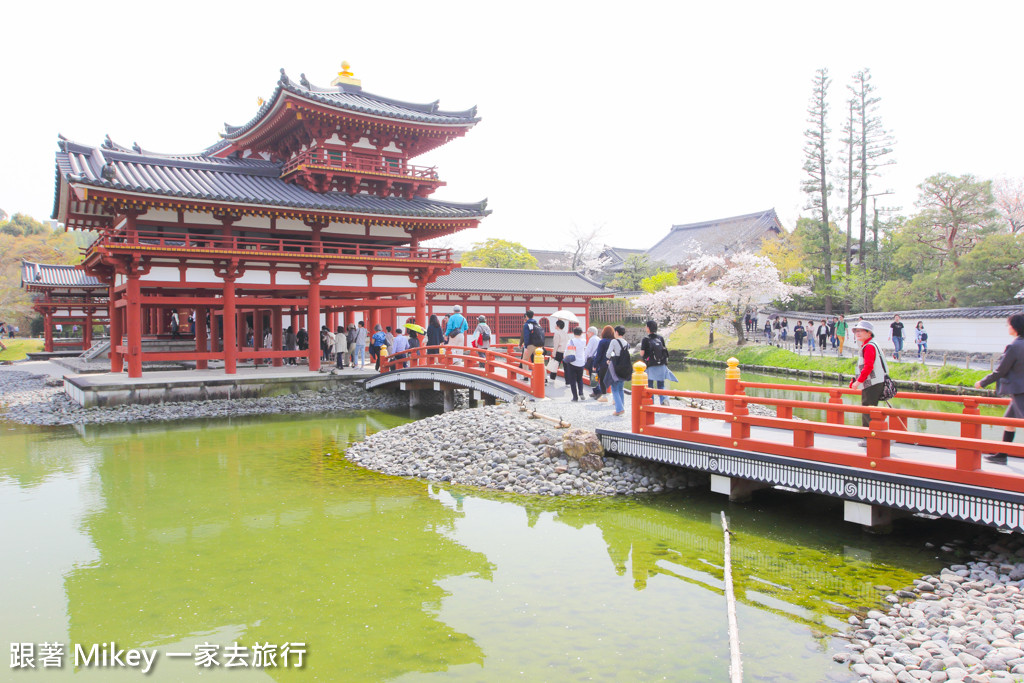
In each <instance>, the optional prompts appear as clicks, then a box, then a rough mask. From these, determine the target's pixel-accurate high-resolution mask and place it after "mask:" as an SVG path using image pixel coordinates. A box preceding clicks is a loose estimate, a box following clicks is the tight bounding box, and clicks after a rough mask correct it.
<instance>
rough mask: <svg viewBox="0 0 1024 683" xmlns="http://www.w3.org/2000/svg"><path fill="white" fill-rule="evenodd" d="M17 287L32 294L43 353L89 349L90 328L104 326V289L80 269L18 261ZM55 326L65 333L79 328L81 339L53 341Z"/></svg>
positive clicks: (98, 282)
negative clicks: (40, 323)
mask: <svg viewBox="0 0 1024 683" xmlns="http://www.w3.org/2000/svg"><path fill="white" fill-rule="evenodd" d="M21 286H22V288H23V289H25V290H26V291H28V292H31V293H32V295H33V299H32V308H33V309H34V310H35V311H36V312H37V313H39V314H40V315H42V316H43V350H44V351H46V352H48V353H53V352H54V351H56V350H57V349H58V348H62V347H63V348H80V349H82V350H83V351H85V350H86V349H88V348H89V347H90V346H92V341H93V339H92V333H93V328H94V327H95V326H96V325H106V324H107V323H108V318H107V315H108V311H109V308H108V301H107V296H108V294H109V291H108V287H107V286H106V285H105V284H103V283H102V282H100V281H99V280H98V279H97V278H95V277H93V276H91V275H88V274H86V273H85V272H84V271H83V270H82V269H81V268H75V267H74V266H53V265H47V264H45V263H33V262H32V261H22V262H21ZM58 326H60V328H63V331H65V332H70V331H71V330H72V328H73V327H76V326H78V327H81V328H82V333H81V336H80V337H79V336H77V335H75V336H74V338H71V339H64V338H63V335H59V336H56V337H55V335H54V332H55V331H56V330H57V329H59V328H58Z"/></svg>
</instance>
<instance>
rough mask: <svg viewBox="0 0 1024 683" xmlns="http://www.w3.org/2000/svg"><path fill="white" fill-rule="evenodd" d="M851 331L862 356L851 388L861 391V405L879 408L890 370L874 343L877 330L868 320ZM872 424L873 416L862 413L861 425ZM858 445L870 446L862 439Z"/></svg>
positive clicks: (858, 360)
mask: <svg viewBox="0 0 1024 683" xmlns="http://www.w3.org/2000/svg"><path fill="white" fill-rule="evenodd" d="M823 322H824V321H823ZM851 329H853V333H854V334H855V335H857V342H858V343H859V344H860V355H858V356H857V374H856V376H854V378H853V379H852V380H850V388H851V389H860V390H861V392H860V404H861V405H862V406H865V407H867V406H877V405H878V402H879V401H880V400H882V389H883V388H884V386H885V385H884V382H885V375H886V371H887V370H888V368H886V367H885V359H884V358H883V357H882V351H881V349H879V348H878V345H877V344H875V342H874V339H875V328H874V326H873V325H872V324H871V323H869V322H868V321H867V320H861V321H860V322H858V323H857V324H856V325H854V326H853V328H851ZM870 422H871V416H870V415H868V414H867V413H861V416H860V423H861V425H862V426H864V427H867V426H868V425H869V424H870ZM857 445H858V446H860V447H862V448H863V447H865V446H867V445H868V444H867V441H866V440H865V439H861V440H860V441H859V442H858V444H857Z"/></svg>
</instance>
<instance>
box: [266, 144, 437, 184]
mask: <svg viewBox="0 0 1024 683" xmlns="http://www.w3.org/2000/svg"><path fill="white" fill-rule="evenodd" d="M299 166H322V167H326V168H331V169H338V170H344V171H352V172H354V173H374V174H380V175H389V176H398V177H401V178H412V179H416V180H438V177H437V167H436V166H414V165H412V164H406V163H403V162H402V161H401V160H399V159H393V160H392V159H364V158H360V157H357V156H347V157H346V156H344V155H343V153H342V152H337V151H332V150H329V149H325V148H321V147H316V148H313V149H309V150H306V151H305V152H301V153H300V154H296V155H295V156H294V157H293V158H291V159H289V160H288V161H287V162H286V163H285V165H284V168H283V169H282V170H281V175H282V176H285V175H288V174H289V173H291V172H293V171H295V170H296V169H297V168H299Z"/></svg>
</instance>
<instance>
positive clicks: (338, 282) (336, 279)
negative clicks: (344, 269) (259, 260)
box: [277, 273, 376, 287]
mask: <svg viewBox="0 0 1024 683" xmlns="http://www.w3.org/2000/svg"><path fill="white" fill-rule="evenodd" d="M283 275H284V273H281V274H279V275H278V276H277V281H278V282H281V277H282V276H283ZM296 277H298V276H296ZM374 281H375V282H376V280H374ZM303 282H305V281H304V280H303ZM323 285H328V286H331V287H365V286H366V276H365V275H360V274H358V273H333V274H331V275H328V276H327V279H326V280H324V281H323V282H322V283H321V286H323Z"/></svg>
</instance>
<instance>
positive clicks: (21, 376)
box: [0, 370, 409, 426]
mask: <svg viewBox="0 0 1024 683" xmlns="http://www.w3.org/2000/svg"><path fill="white" fill-rule="evenodd" d="M0 404H3V408H4V414H3V417H4V418H5V419H7V420H10V421H11V422H20V423H22V424H30V425H47V426H57V425H82V424H115V423H124V422H140V421H152V422H166V421H170V420H191V419H197V418H216V417H235V416H240V415H265V414H277V413H322V412H339V411H357V410H391V409H396V408H403V407H407V406H408V405H409V402H408V398H407V397H406V396H405V395H403V394H401V393H399V392H392V391H380V390H378V391H375V392H372V393H371V392H368V391H366V390H365V389H363V388H362V386H361V385H359V384H355V383H353V384H343V385H339V386H331V387H324V388H323V389H321V390H319V391H312V390H310V391H303V392H300V393H297V394H286V395H282V396H267V397H262V398H237V399H220V400H215V401H185V402H180V403H151V404H140V405H120V406H106V407H102V408H83V407H82V406H80V405H78V404H77V403H75V402H74V401H72V400H71V399H69V398H68V397H67V396H66V395H65V394H64V382H63V380H61V379H60V378H53V377H48V376H46V375H37V374H33V373H29V372H23V371H18V370H11V371H4V372H0Z"/></svg>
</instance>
